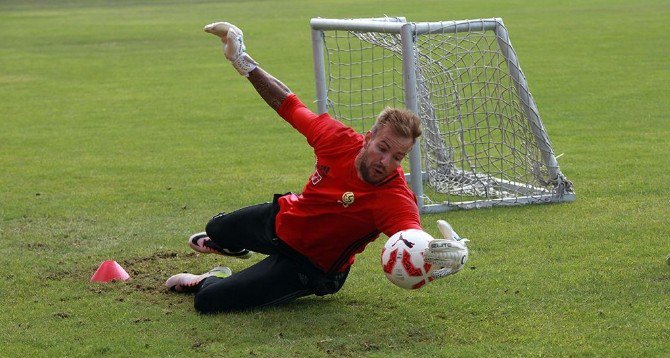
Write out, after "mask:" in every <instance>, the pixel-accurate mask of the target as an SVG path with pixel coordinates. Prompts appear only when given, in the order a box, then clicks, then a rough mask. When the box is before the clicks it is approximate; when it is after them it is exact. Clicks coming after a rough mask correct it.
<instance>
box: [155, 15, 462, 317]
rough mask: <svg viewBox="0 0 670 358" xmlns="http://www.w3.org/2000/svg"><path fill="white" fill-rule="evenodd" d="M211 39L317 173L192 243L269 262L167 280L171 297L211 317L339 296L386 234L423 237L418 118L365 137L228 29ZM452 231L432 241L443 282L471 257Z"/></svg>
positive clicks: (394, 121) (387, 113)
mask: <svg viewBox="0 0 670 358" xmlns="http://www.w3.org/2000/svg"><path fill="white" fill-rule="evenodd" d="M204 30H205V31H206V32H208V33H210V34H213V35H215V36H217V37H219V38H220V40H221V42H222V43H223V53H224V55H225V57H226V58H227V59H228V60H229V61H230V62H231V63H232V65H233V67H234V68H235V69H236V70H237V71H238V72H239V73H240V74H241V75H242V76H244V77H245V78H247V80H248V81H249V82H250V83H251V84H252V85H253V87H254V88H255V89H256V91H257V92H258V94H259V95H260V97H261V98H262V99H263V100H264V101H265V102H266V103H267V104H268V105H269V106H270V107H271V108H272V109H273V110H275V111H276V112H277V113H278V115H279V116H280V117H281V118H283V119H284V120H285V121H286V122H287V123H288V124H290V125H291V126H292V127H293V128H295V129H296V130H297V131H298V132H300V133H301V134H302V135H303V136H304V137H305V138H306V140H307V143H308V144H309V145H310V146H311V147H312V148H313V150H314V154H315V156H316V164H315V166H314V171H313V173H312V174H311V175H310V177H309V178H308V180H307V183H306V184H305V186H304V188H303V189H302V192H301V193H285V194H275V195H274V197H273V198H272V199H271V201H269V202H267V203H262V204H257V205H252V206H248V207H245V208H241V209H238V210H235V211H232V212H229V213H220V214H218V215H216V216H214V217H213V218H212V219H211V220H209V222H208V223H207V224H206V226H205V231H204V232H201V233H197V234H194V235H192V236H191V237H189V238H188V244H189V246H190V247H191V248H192V249H193V250H195V251H197V252H200V253H212V254H219V255H225V256H232V257H238V258H247V257H249V256H250V255H252V253H257V254H262V255H266V256H265V257H264V258H263V259H262V260H260V261H259V262H257V263H255V264H253V265H251V266H249V267H248V268H246V269H244V270H242V271H240V272H236V273H232V272H231V270H230V269H228V268H227V267H216V268H214V269H213V270H211V271H209V272H207V273H204V274H200V275H196V274H190V273H179V274H176V275H174V276H172V277H170V278H169V279H168V280H167V281H166V283H165V284H166V286H167V287H168V288H169V289H170V290H173V291H177V292H193V293H195V308H196V310H198V311H199V312H203V313H212V312H228V311H237V310H245V309H252V308H260V307H267V306H275V305H280V304H283V303H286V302H289V301H292V300H294V299H297V298H299V297H303V296H308V295H318V296H322V295H327V294H333V293H335V292H337V291H339V290H340V289H341V288H342V286H343V285H344V282H345V280H346V278H347V275H348V274H349V270H350V267H351V265H352V264H353V263H354V257H355V255H356V254H358V253H360V252H362V251H363V250H364V249H365V247H366V246H367V245H368V244H369V243H370V242H372V241H374V240H375V239H376V238H377V237H378V236H379V235H380V234H381V233H384V234H385V235H387V236H391V235H393V234H395V233H396V232H399V231H402V230H408V229H419V230H421V222H420V216H419V209H418V206H417V203H416V197H415V196H414V194H413V193H412V191H411V190H410V189H409V187H408V186H407V183H406V182H405V176H404V173H403V171H402V168H401V163H402V160H403V159H404V158H405V156H406V155H407V154H408V153H409V152H410V150H411V148H412V146H413V145H414V143H415V141H416V139H417V138H418V137H419V136H420V135H421V128H420V123H421V121H420V119H419V118H418V117H417V116H416V115H415V114H414V113H412V112H411V111H408V110H405V109H394V108H387V109H384V110H383V111H382V112H381V113H380V114H379V116H378V117H377V119H376V121H375V124H374V125H373V126H372V128H371V129H370V130H369V131H368V132H367V133H365V134H360V133H357V132H356V131H355V130H353V129H352V128H349V127H347V126H346V125H344V124H343V123H341V122H339V121H337V120H335V119H333V118H331V117H330V116H329V115H328V114H322V115H317V114H315V113H313V112H312V111H311V110H309V109H308V108H307V107H306V106H305V105H304V104H303V103H302V102H301V101H300V99H299V98H298V97H297V96H296V95H295V94H294V93H292V92H291V91H290V90H289V88H288V87H286V85H284V84H283V83H282V82H281V81H279V80H277V79H276V78H274V77H273V76H271V75H270V74H269V73H267V72H266V71H265V70H263V69H262V68H261V67H259V64H258V63H257V62H256V61H255V60H254V59H253V58H251V57H250V56H249V54H247V52H246V48H245V44H244V41H243V34H242V30H240V29H239V28H237V27H236V26H234V25H232V24H229V23H227V22H216V23H212V24H209V25H207V26H205V29H204ZM224 135H225V134H224ZM231 135H234V134H231ZM445 224H446V223H445ZM447 226H448V224H447ZM447 226H445V225H443V224H439V225H438V227H439V228H440V231H441V233H442V235H443V237H444V238H442V239H438V240H433V241H432V242H431V244H430V246H429V247H428V249H426V252H425V253H424V257H425V260H426V262H429V263H431V264H432V265H434V266H435V267H439V268H440V269H438V270H435V271H434V278H441V277H445V276H448V275H451V274H454V273H457V272H458V271H459V270H461V269H462V267H463V265H464V263H465V259H466V258H467V254H468V248H467V246H466V244H465V240H461V241H459V237H458V235H456V233H455V232H453V230H451V227H447ZM459 258H460V259H459Z"/></svg>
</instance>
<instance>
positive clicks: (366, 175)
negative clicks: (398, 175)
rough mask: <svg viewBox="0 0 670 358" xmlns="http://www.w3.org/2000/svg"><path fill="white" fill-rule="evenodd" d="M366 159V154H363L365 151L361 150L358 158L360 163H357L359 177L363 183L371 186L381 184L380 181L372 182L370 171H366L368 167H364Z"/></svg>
mask: <svg viewBox="0 0 670 358" xmlns="http://www.w3.org/2000/svg"><path fill="white" fill-rule="evenodd" d="M367 158H368V154H367V153H366V152H365V149H363V152H362V153H361V156H360V163H358V171H359V172H360V173H361V177H362V179H363V181H364V182H366V183H368V184H372V185H377V184H379V183H380V182H381V180H379V181H373V180H372V178H371V177H370V171H369V170H368V167H366V166H365V162H366V160H367Z"/></svg>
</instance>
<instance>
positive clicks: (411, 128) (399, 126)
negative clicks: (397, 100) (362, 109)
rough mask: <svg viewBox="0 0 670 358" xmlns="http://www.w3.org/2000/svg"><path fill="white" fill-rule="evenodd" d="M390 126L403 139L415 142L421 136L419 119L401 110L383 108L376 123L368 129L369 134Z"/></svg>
mask: <svg viewBox="0 0 670 358" xmlns="http://www.w3.org/2000/svg"><path fill="white" fill-rule="evenodd" d="M386 125H388V126H390V127H391V128H393V131H394V132H395V133H396V134H397V135H399V136H401V137H404V138H411V139H412V140H413V141H416V138H418V137H419V136H420V135H421V119H419V116H417V115H416V114H414V112H412V111H410V110H407V109H401V108H389V107H387V108H384V110H383V111H381V113H379V116H377V121H375V124H374V125H373V126H372V128H370V132H372V134H373V135H374V134H375V133H376V132H377V130H379V128H380V127H382V126H386Z"/></svg>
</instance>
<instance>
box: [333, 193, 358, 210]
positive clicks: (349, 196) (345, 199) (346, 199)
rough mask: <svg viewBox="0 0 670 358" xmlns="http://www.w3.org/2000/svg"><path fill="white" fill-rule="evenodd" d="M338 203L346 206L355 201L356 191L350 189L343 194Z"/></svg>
mask: <svg viewBox="0 0 670 358" xmlns="http://www.w3.org/2000/svg"><path fill="white" fill-rule="evenodd" d="M337 202H338V203H340V204H342V206H344V207H345V208H346V207H348V206H349V205H351V204H353V203H354V193H352V192H350V191H348V192H346V193H344V194H342V200H338V201H337Z"/></svg>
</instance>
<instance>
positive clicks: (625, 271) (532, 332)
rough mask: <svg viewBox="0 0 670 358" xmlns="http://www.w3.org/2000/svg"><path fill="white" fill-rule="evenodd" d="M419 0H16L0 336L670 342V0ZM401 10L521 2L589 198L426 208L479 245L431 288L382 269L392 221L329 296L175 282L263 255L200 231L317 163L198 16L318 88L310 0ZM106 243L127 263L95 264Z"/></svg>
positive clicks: (427, 15) (145, 344)
mask: <svg viewBox="0 0 670 358" xmlns="http://www.w3.org/2000/svg"><path fill="white" fill-rule="evenodd" d="M421 3H422V5H421V6H419V5H417V4H416V3H410V2H407V1H395V0H393V1H369V2H362V1H323V2H312V1H307V0H304V1H286V2H281V3H280V2H272V1H248V2H243V1H239V2H234V1H230V2H226V1H211V2H208V1H190V2H178V1H116V2H108V1H84V0H71V1H58V2H54V1H18V0H15V1H14V0H10V1H3V2H2V3H0V38H1V39H2V46H1V47H0V123H1V124H2V126H1V129H0V168H2V171H1V172H0V256H1V257H2V259H1V260H0V296H1V297H2V304H3V308H4V309H3V310H2V313H0V325H1V326H2V327H3V329H2V330H1V331H0V356H100V355H112V356H131V355H133V356H184V355H222V356H249V355H251V356H330V355H334V356H361V355H371V356H468V357H471V356H510V355H518V356H541V355H544V356H667V355H668V354H669V353H670V343H669V342H670V266H668V265H666V263H665V256H666V255H667V254H669V253H670V241H668V237H669V236H670V228H669V226H668V216H669V214H670V188H669V186H668V183H670V175H669V174H668V168H670V159H669V156H668V153H670V144H669V141H668V138H670V124H669V123H670V118H668V113H670V108H669V105H668V103H669V102H668V101H667V93H668V90H669V88H670V86H669V85H668V83H670V70H669V69H670V67H669V66H668V65H669V62H668V55H670V50H669V49H668V46H667V42H668V35H667V23H668V21H669V20H670V15H669V14H670V5H669V4H668V3H667V2H666V1H653V0H645V1H639V2H629V1H604V0H593V1H585V2H584V1H568V2H555V1H546V0H542V1H535V2H522V1H512V0H508V1H496V2H493V1H490V2H487V1H449V2H444V1H424V2H421ZM383 14H388V15H401V16H406V17H407V18H408V19H410V20H414V21H433V20H443V19H464V18H479V17H494V16H495V17H502V18H503V19H504V21H505V23H506V25H507V27H508V30H509V31H510V35H511V38H512V41H513V44H514V47H515V49H516V52H517V54H518V55H519V59H520V61H521V65H522V67H523V69H524V72H525V74H526V77H527V78H528V81H529V84H530V88H531V90H532V91H533V95H534V97H535V100H536V102H537V103H538V106H539V109H540V113H541V115H542V117H543V119H544V121H545V126H546V127H547V129H548V132H549V135H550V138H551V140H552V144H553V145H554V148H555V150H556V152H557V153H565V155H564V156H562V157H561V158H560V159H559V161H560V163H561V168H562V170H563V172H564V173H565V174H566V175H567V176H568V178H570V179H571V180H572V181H573V182H574V185H575V188H576V191H577V195H578V199H577V201H576V202H574V203H569V204H559V205H544V206H527V207H519V208H496V209H485V210H476V211H460V212H452V213H448V214H445V215H425V216H423V218H422V220H423V222H424V225H425V227H426V229H427V230H428V231H429V232H431V233H433V234H437V229H436V227H435V225H434V222H435V220H437V219H438V218H447V219H448V220H449V221H450V222H451V223H452V224H453V225H454V227H455V228H456V229H457V231H458V232H459V233H460V234H462V235H463V236H466V237H469V238H470V239H471V240H472V241H471V261H470V262H469V264H468V268H467V269H466V270H465V271H464V272H462V273H460V274H458V275H456V276H453V277H450V278H448V279H445V280H441V281H438V282H435V283H434V284H431V285H429V286H427V287H425V288H423V289H421V290H419V291H412V292H410V291H403V290H400V289H396V288H394V287H393V286H392V285H390V284H389V283H388V282H386V279H385V278H384V276H383V274H382V271H381V269H380V267H379V262H378V260H379V252H380V250H381V247H382V245H383V241H384V240H383V238H382V239H380V240H378V241H377V242H375V243H373V244H371V245H370V246H369V248H368V250H366V252H364V253H363V254H361V255H359V256H358V258H357V264H356V265H355V266H354V268H353V270H352V274H351V275H350V279H349V280H348V281H347V284H346V285H345V287H344V289H343V290H342V291H341V292H339V293H338V294H336V295H334V296H329V297H324V298H316V297H314V298H306V299H302V300H299V301H296V302H294V303H292V304H289V305H287V306H284V307H279V308H273V309H266V310H261V311H254V312H247V313H236V314H225V315H214V316H203V315H199V314H197V313H196V312H195V310H194V309H193V307H192V298H191V297H190V296H184V295H176V294H169V293H167V292H165V290H164V289H163V286H162V285H163V281H164V280H165V279H166V278H167V277H169V276H170V275H171V274H173V273H176V272H180V271H184V270H187V271H202V270H207V269H209V268H210V267H212V266H215V265H217V264H226V265H230V266H231V267H232V268H233V269H234V270H239V269H241V268H243V267H245V266H246V265H248V263H249V262H248V261H238V260H233V259H230V260H225V259H221V258H217V257H210V256H197V255H195V254H193V253H192V252H190V251H189V250H188V248H187V247H186V246H185V245H184V239H185V237H186V236H187V235H188V234H189V233H191V232H193V231H195V230H201V229H202V227H203V225H204V223H205V222H206V221H207V220H208V218H209V217H211V216H212V215H214V214H216V213H217V212H218V211H224V210H225V211H228V210H233V209H235V208H238V207H241V206H246V205H249V204H254V203H258V202H263V201H267V200H269V198H270V197H271V194H272V193H275V192H285V191H289V190H291V191H299V190H300V189H301V187H302V185H303V184H304V181H305V180H306V178H307V177H308V176H309V174H310V173H311V166H312V164H313V155H312V153H311V150H310V149H309V147H308V146H307V145H306V143H305V141H304V140H303V139H302V138H301V137H300V135H298V134H297V133H295V132H294V131H293V130H292V128H290V127H289V126H288V125H286V124H285V123H283V122H282V121H281V120H280V119H278V118H277V117H276V115H275V114H274V113H273V112H272V111H271V110H270V109H269V108H267V107H266V106H265V105H264V104H263V102H262V101H261V100H260V99H259V98H258V97H257V95H256V94H255V92H254V91H253V89H252V88H251V86H249V84H248V83H246V81H245V80H243V79H242V78H240V77H239V76H238V75H237V74H236V72H235V71H234V70H233V69H232V68H231V67H230V66H229V65H228V64H227V63H225V61H224V60H223V58H222V56H221V53H220V50H219V49H218V48H217V44H216V40H215V39H213V38H212V37H211V36H209V35H206V34H204V33H203V32H202V31H201V28H202V26H203V25H204V24H206V23H208V22H210V21H214V20H219V19H226V20H229V21H231V22H233V23H235V24H237V25H239V26H240V27H241V28H242V29H244V30H245V38H246V42H247V46H248V48H249V51H250V53H251V54H252V55H253V56H254V57H255V58H256V59H257V60H258V61H260V62H261V64H262V65H263V66H264V68H266V69H267V70H269V71H270V72H271V73H273V74H274V75H276V76H277V77H278V78H280V79H282V80H283V81H284V82H285V83H286V84H287V85H289V86H290V87H291V88H292V89H293V91H294V92H296V93H297V94H298V95H299V96H301V97H302V98H303V99H305V101H306V102H309V101H310V100H311V98H314V89H313V79H312V71H311V47H310V34H309V25H308V23H309V19H310V18H311V17H317V16H321V17H334V18H337V17H370V16H380V15H383ZM106 259H114V260H117V261H118V262H119V263H121V265H122V266H123V267H124V268H126V270H127V271H128V272H129V273H130V274H131V276H132V280H130V281H128V282H123V283H118V282H116V283H111V284H96V283H90V282H89V279H90V276H91V275H92V274H93V272H94V271H95V269H96V268H97V266H98V265H99V264H100V263H101V262H102V261H103V260H106ZM257 259H258V258H256V259H254V260H257ZM252 262H253V260H252Z"/></svg>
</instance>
